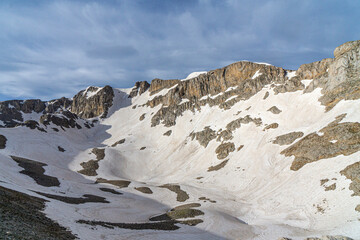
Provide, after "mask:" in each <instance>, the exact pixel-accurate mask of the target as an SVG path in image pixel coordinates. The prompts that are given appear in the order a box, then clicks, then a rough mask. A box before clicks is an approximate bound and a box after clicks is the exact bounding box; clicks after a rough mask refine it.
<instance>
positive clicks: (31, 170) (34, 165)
mask: <svg viewBox="0 0 360 240" xmlns="http://www.w3.org/2000/svg"><path fill="white" fill-rule="evenodd" d="M10 157H11V158H12V159H13V160H14V161H15V162H17V163H18V165H19V166H20V167H22V168H24V170H22V171H20V173H22V174H25V175H27V176H29V177H31V178H32V179H34V180H35V182H36V183H37V184H39V185H41V186H44V187H58V186H60V182H59V180H58V179H57V178H56V177H52V176H49V175H45V174H44V173H45V169H44V167H45V166H47V164H45V163H41V162H37V161H34V160H30V159H26V158H21V157H16V156H10Z"/></svg>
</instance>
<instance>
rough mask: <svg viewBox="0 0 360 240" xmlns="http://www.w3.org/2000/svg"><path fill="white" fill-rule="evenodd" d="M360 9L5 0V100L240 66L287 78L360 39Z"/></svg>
mask: <svg viewBox="0 0 360 240" xmlns="http://www.w3.org/2000/svg"><path fill="white" fill-rule="evenodd" d="M359 22H360V1H352V0H351V1H350V0H349V1H346V0H338V1H335V0H317V1H312V0H302V1H297V0H296V1H295V0H272V1H264V0H263V1H261V0H251V1H247V0H246V1H245V0H198V1H196V0H178V1H177V0H122V1H121V0H118V1H116V0H107V1H103V0H99V1H85V0H71V1H70V0H68V1H65V0H59V1H50V0H46V1H45V0H31V1H28V0H23V1H20V0H8V1H6V0H2V1H1V2H0V44H1V45H0V101H2V100H7V99H24V98H25V99H27V98H41V99H44V100H50V99H54V98H58V97H61V96H66V97H72V96H73V95H74V94H75V93H76V92H78V91H79V90H81V89H84V88H86V87H87V86H89V85H96V86H104V85H107V84H109V85H111V86H113V87H119V88H125V87H132V86H133V85H134V83H135V82H136V81H144V80H146V81H149V82H150V81H151V80H152V79H153V78H162V79H170V78H185V77H186V76H187V75H188V74H189V73H191V72H193V71H206V70H210V69H215V68H219V67H223V66H225V65H228V64H230V63H232V62H235V61H240V60H249V61H256V62H268V63H271V64H273V65H276V66H281V67H284V68H288V69H297V68H298V67H299V66H300V65H301V64H303V63H309V62H313V61H318V60H321V59H323V58H326V57H332V56H333V55H332V54H333V50H334V48H335V47H337V46H338V45H340V44H342V43H344V42H346V41H351V40H358V39H360V24H359Z"/></svg>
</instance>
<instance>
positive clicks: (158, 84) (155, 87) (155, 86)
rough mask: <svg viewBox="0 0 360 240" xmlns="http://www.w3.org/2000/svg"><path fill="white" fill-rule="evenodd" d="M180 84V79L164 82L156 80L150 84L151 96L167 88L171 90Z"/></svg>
mask: <svg viewBox="0 0 360 240" xmlns="http://www.w3.org/2000/svg"><path fill="white" fill-rule="evenodd" d="M179 82H180V80H178V79H172V80H162V79H159V78H155V79H154V80H152V81H151V84H150V89H149V91H150V95H153V94H155V93H158V92H160V91H161V90H163V89H165V88H170V87H172V86H174V85H175V84H177V83H179Z"/></svg>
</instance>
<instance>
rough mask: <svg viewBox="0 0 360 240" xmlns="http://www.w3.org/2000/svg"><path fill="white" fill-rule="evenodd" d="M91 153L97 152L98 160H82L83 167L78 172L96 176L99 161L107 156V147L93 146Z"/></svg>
mask: <svg viewBox="0 0 360 240" xmlns="http://www.w3.org/2000/svg"><path fill="white" fill-rule="evenodd" d="M91 153H93V154H95V156H96V160H90V161H87V162H82V163H80V165H81V166H82V167H83V169H81V170H80V171H78V173H81V174H83V175H86V176H96V175H97V172H96V170H98V169H99V161H100V160H103V159H104V157H105V149H104V148H93V149H92V150H91Z"/></svg>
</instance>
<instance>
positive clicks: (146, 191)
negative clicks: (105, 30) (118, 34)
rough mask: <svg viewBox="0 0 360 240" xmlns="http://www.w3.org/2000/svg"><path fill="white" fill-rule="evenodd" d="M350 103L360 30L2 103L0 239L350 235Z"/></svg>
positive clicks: (355, 177)
mask: <svg viewBox="0 0 360 240" xmlns="http://www.w3.org/2000/svg"><path fill="white" fill-rule="evenodd" d="M359 109H360V41H353V42H347V43H345V44H343V45H341V46H339V47H337V48H336V49H335V51H334V58H329V59H323V60H321V61H318V62H314V63H309V64H304V65H301V66H300V67H299V69H297V70H288V69H283V68H281V67H276V66H273V65H270V64H264V63H253V62H247V61H241V62H236V63H233V64H230V65H229V66H226V67H223V68H219V69H215V70H211V71H208V72H198V73H192V74H190V75H189V77H187V78H186V79H171V80H162V79H154V80H152V81H151V83H148V82H146V81H142V82H136V84H135V86H134V87H133V88H131V89H117V88H113V87H111V86H105V87H95V86H90V87H88V88H87V89H85V90H82V91H80V92H79V93H77V94H76V95H75V96H74V97H73V98H72V99H68V98H60V99H55V100H52V101H42V100H39V99H32V100H10V101H4V102H0V165H1V168H0V199H1V201H0V219H1V221H0V238H1V239H87V240H88V239H94V240H95V239H207V240H208V239H243V240H246V239H249V240H250V239H257V240H270V239H275V240H276V239H293V240H305V239H309V240H310V239H319V240H321V239H323V240H325V239H329V240H330V239H334V240H340V239H355V240H356V239H360V112H359Z"/></svg>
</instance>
